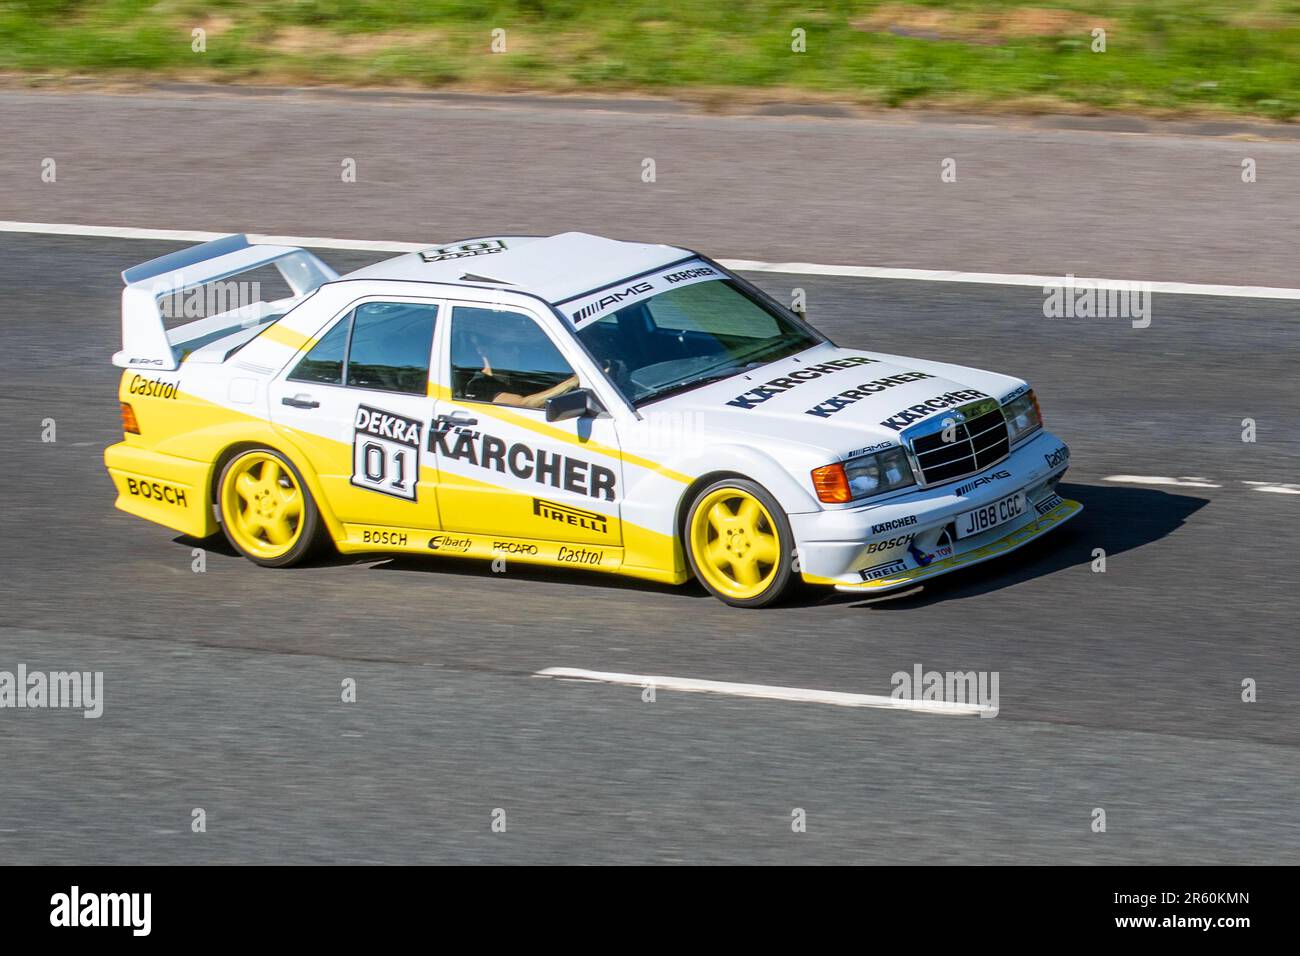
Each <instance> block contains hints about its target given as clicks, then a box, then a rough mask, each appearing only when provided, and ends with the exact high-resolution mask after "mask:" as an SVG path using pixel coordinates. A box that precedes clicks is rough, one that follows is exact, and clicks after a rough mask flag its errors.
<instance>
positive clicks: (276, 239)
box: [0, 220, 434, 252]
mask: <svg viewBox="0 0 1300 956" xmlns="http://www.w3.org/2000/svg"><path fill="white" fill-rule="evenodd" d="M0 232H30V233H38V234H40V235H47V236H88V237H91V238H98V239H155V240H158V241H159V242H209V241H211V240H213V239H222V238H224V237H226V236H228V235H230V233H228V232H203V231H199V230H193V229H138V228H135V227H131V226H82V225H78V224H76V223H67V222H12V221H10V220H0ZM248 238H249V241H250V242H256V243H263V244H265V245H272V246H305V247H307V248H310V249H352V250H358V251H365V252H419V251H420V250H421V249H428V248H429V247H430V246H432V245H434V243H432V242H388V241H385V240H379V239H326V238H322V237H319V236H264V235H256V234H254V233H251V232H250V233H249V234H248Z"/></svg>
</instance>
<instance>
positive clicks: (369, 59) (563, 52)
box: [0, 0, 1300, 119]
mask: <svg viewBox="0 0 1300 956" xmlns="http://www.w3.org/2000/svg"><path fill="white" fill-rule="evenodd" d="M668 9H671V12H667V10H668ZM196 27H202V28H204V29H205V30H206V51H205V52H202V53H196V52H194V51H193V50H192V49H191V45H192V33H191V31H192V30H193V29H194V28H196ZM1097 27H1100V28H1102V29H1104V30H1105V31H1106V50H1105V52H1094V51H1093V49H1092V47H1093V44H1094V37H1093V35H1092V31H1093V29H1094V28H1097ZM494 29H502V30H504V31H505V43H506V52H505V53H504V54H494V53H492V52H491V44H492V31H493V30H494ZM797 29H798V30H803V31H805V36H806V52H802V53H797V52H793V51H792V48H791V47H792V43H793V42H794V39H793V35H792V32H793V31H795V30H797ZM0 71H4V72H9V73H20V74H22V73H37V74H50V73H53V74H83V75H84V74H91V75H100V76H109V77H112V76H128V77H139V76H147V77H151V78H161V77H170V78H177V79H191V80H218V81H229V82H245V83H248V82H252V83H257V82H263V83H282V82H292V83H336V84H350V85H398V86H419V87H456V88H462V89H492V90H500V89H514V90H546V91H559V92H592V91H595V92H650V93H675V94H681V93H685V94H687V95H699V96H705V97H714V98H719V99H722V100H725V98H726V97H727V96H728V95H732V94H734V93H736V91H738V90H744V91H747V92H746V95H750V94H752V93H757V94H759V95H765V94H766V95H771V96H775V97H781V98H799V97H813V98H832V99H841V100H848V101H852V102H858V103H863V104H869V105H883V106H902V105H913V104H927V105H936V104H938V105H943V104H949V105H961V106H964V107H976V108H990V109H1049V110H1050V109H1071V110H1080V109H1104V110H1119V111H1136V112H1145V113H1155V114H1171V115H1178V114H1189V113H1220V112H1221V113H1238V114H1247V115H1253V116H1262V117H1268V118H1272V119H1291V118H1293V117H1295V116H1296V114H1297V113H1300V2H1282V0H1262V2H1258V3H1253V4H1247V3H1244V2H1220V0H1109V2H1107V0H1098V2H1093V3H1051V2H1039V3H1032V4H1031V3H1018V2H1012V0H983V2H978V3H977V2H962V0H957V2H935V0H918V2H913V3H888V4H886V3H878V2H877V3H871V2H860V3H848V2H828V3H824V4H819V5H814V4H807V3H799V2H789V3H785V2H776V0H736V2H732V3H726V2H721V0H712V2H704V0H675V2H673V3H671V4H668V3H644V2H636V0H633V2H629V3H626V4H615V3H608V2H600V3H598V2H594V0H501V2H476V0H422V2H416V0H282V2H274V3H266V4H264V3H255V2H252V0H209V2H198V0H154V2H149V0H0Z"/></svg>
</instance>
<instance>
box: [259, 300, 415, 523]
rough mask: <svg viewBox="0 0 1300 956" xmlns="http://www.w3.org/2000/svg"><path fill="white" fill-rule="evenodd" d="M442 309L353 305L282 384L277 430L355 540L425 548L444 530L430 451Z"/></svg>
mask: <svg viewBox="0 0 1300 956" xmlns="http://www.w3.org/2000/svg"><path fill="white" fill-rule="evenodd" d="M438 315H439V303H437V302H434V301H428V300H417V299H403V298H399V297H387V298H381V299H373V300H362V301H359V302H356V303H353V304H352V305H351V306H350V307H349V308H348V310H347V311H346V312H344V313H343V314H342V315H340V316H339V317H338V318H337V319H336V320H335V322H334V324H333V325H332V326H330V327H329V328H328V329H327V330H326V332H325V333H324V334H323V335H322V336H320V337H319V338H318V339H317V340H316V342H315V343H314V344H313V345H311V346H310V347H309V348H308V349H307V350H305V352H304V353H303V354H301V355H299V356H298V357H297V358H296V359H295V360H294V361H293V362H291V363H290V364H289V366H288V367H287V368H286V369H285V371H284V372H282V373H281V374H280V376H278V377H277V378H276V380H275V381H274V382H273V383H272V386H271V389H270V402H271V410H270V415H271V420H272V422H273V423H274V424H275V425H276V427H277V428H280V429H283V430H285V431H286V432H287V433H288V434H289V435H290V436H291V438H292V439H293V441H294V443H295V444H296V445H297V446H298V447H299V448H301V449H302V450H303V452H304V453H305V454H306V455H307V457H308V459H309V460H310V463H311V466H312V468H313V470H314V471H315V472H316V474H317V475H318V476H319V478H320V483H321V486H322V488H323V490H324V493H325V496H326V498H327V499H328V504H329V507H330V508H331V509H332V510H333V512H334V514H335V515H336V516H337V517H338V518H339V520H340V521H342V522H344V524H345V525H347V526H348V527H347V529H346V530H347V532H348V538H349V540H351V541H353V542H354V543H362V544H376V545H383V546H388V545H397V546H402V545H409V546H412V547H415V546H418V545H419V544H422V542H417V541H416V540H415V539H414V538H412V537H411V531H412V530H428V529H436V528H438V527H439V522H438V505H437V500H436V495H435V492H436V487H437V470H436V468H435V466H434V462H433V460H432V455H431V454H430V452H429V450H428V438H427V433H428V427H429V421H430V418H431V417H432V414H433V399H432V397H431V396H430V394H429V368H430V363H431V361H432V355H433V342H434V329H435V326H436V324H437V321H438Z"/></svg>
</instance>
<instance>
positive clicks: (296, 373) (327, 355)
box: [289, 315, 352, 385]
mask: <svg viewBox="0 0 1300 956" xmlns="http://www.w3.org/2000/svg"><path fill="white" fill-rule="evenodd" d="M351 327H352V316H351V315H345V316H344V317H343V318H341V319H339V320H338V321H337V322H335V323H334V328H332V329H330V330H329V331H328V332H326V333H325V336H324V337H323V338H322V339H321V340H320V341H319V342H317V343H316V344H315V345H314V346H313V347H312V350H311V351H310V352H308V353H307V354H306V355H304V356H303V357H302V360H301V361H300V362H298V366H297V368H295V369H294V370H293V371H292V372H290V373H289V378H290V380H291V381H294V382H323V383H325V384H326V385H342V384H343V359H344V358H345V357H346V355H347V350H348V329H350V328H351Z"/></svg>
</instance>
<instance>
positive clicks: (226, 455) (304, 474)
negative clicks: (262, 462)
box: [207, 435, 344, 542]
mask: <svg viewBox="0 0 1300 956" xmlns="http://www.w3.org/2000/svg"><path fill="white" fill-rule="evenodd" d="M255 448H266V449H268V450H270V451H273V452H276V453H277V454H280V455H283V456H284V457H285V459H287V460H288V462H289V464H291V465H293V467H294V470H295V471H296V472H298V476H299V477H300V478H301V479H302V481H303V484H305V485H306V486H307V490H308V491H310V492H311V496H312V498H313V499H315V502H316V509H317V510H318V511H319V512H320V516H321V520H322V521H324V522H325V527H326V528H327V529H328V531H329V535H330V537H331V538H332V539H333V540H334V541H336V542H337V541H341V540H342V539H343V536H344V535H343V525H342V523H341V522H340V521H339V520H338V518H337V517H336V516H335V515H334V510H333V508H331V506H330V502H329V499H328V498H326V496H325V493H324V491H323V490H322V488H321V485H320V482H319V481H318V480H317V478H316V472H315V471H314V470H312V468H311V467H309V466H307V465H306V464H305V463H306V461H307V458H306V456H305V455H304V454H303V453H302V451H301V449H299V448H298V447H297V445H295V444H294V443H293V442H292V441H289V440H288V439H287V438H285V437H284V436H282V435H276V436H274V437H272V438H270V439H269V440H268V438H265V437H263V438H240V439H237V440H235V441H232V442H230V443H229V444H228V445H226V446H225V447H224V448H222V449H221V450H220V451H219V452H218V453H217V454H216V455H215V456H214V457H213V460H212V470H211V472H210V473H209V475H208V483H207V492H208V507H209V508H212V509H215V510H216V511H217V512H219V511H220V509H219V508H217V502H218V500H219V497H218V496H219V495H220V493H221V489H220V488H219V487H218V486H219V485H220V483H221V473H222V472H223V471H225V468H226V465H227V464H229V463H230V461H231V459H233V458H234V457H235V456H237V455H239V454H242V453H243V452H246V451H252V450H253V449H255ZM218 521H219V519H218Z"/></svg>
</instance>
